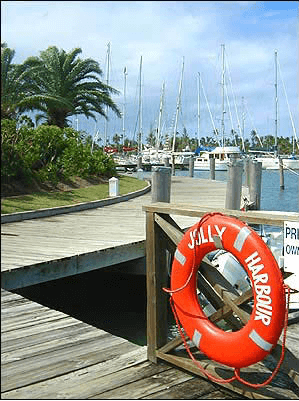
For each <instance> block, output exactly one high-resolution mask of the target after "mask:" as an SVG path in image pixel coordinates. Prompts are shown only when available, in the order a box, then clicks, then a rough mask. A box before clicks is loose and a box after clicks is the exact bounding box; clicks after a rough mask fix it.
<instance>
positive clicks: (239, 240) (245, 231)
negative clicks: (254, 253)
mask: <svg viewBox="0 0 299 401" xmlns="http://www.w3.org/2000/svg"><path fill="white" fill-rule="evenodd" d="M250 232H251V231H250V230H249V228H248V227H243V228H241V230H240V231H239V234H238V235H237V237H236V239H235V242H234V248H235V249H236V250H237V251H239V252H241V251H242V248H243V245H244V242H245V240H246V238H247V237H248V235H249V234H250Z"/></svg>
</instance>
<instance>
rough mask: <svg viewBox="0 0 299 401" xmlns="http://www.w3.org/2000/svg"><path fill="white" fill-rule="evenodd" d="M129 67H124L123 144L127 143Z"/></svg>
mask: <svg viewBox="0 0 299 401" xmlns="http://www.w3.org/2000/svg"><path fill="white" fill-rule="evenodd" d="M127 75H128V73H127V67H125V68H124V105H123V141H122V142H123V146H124V144H125V134H126V128H125V119H126V91H127Z"/></svg>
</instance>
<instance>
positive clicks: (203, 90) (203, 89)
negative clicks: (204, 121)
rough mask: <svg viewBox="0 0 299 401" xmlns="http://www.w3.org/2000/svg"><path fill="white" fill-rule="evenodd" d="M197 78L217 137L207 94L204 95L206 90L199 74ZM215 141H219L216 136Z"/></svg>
mask: <svg viewBox="0 0 299 401" xmlns="http://www.w3.org/2000/svg"><path fill="white" fill-rule="evenodd" d="M199 79H200V83H201V87H202V92H203V95H204V97H205V100H206V103H207V107H208V111H209V115H210V118H211V122H212V125H213V130H214V133H215V135H216V136H217V137H218V131H217V129H216V126H215V124H214V120H213V116H212V113H211V109H210V105H209V102H208V99H207V96H206V91H205V88H204V86H203V83H202V79H201V76H200V78H199ZM217 141H218V142H219V139H218V138H217Z"/></svg>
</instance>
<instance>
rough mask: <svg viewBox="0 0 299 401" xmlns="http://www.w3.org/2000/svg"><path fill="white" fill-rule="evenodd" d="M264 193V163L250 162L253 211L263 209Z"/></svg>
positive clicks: (250, 188)
mask: <svg viewBox="0 0 299 401" xmlns="http://www.w3.org/2000/svg"><path fill="white" fill-rule="evenodd" d="M261 191H262V163H261V162H257V161H255V160H250V162H249V194H250V202H253V206H252V207H251V209H252V210H260V208H261Z"/></svg>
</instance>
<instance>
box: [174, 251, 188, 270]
mask: <svg viewBox="0 0 299 401" xmlns="http://www.w3.org/2000/svg"><path fill="white" fill-rule="evenodd" d="M174 257H175V258H176V260H177V261H178V262H179V263H180V264H181V265H182V266H184V264H185V262H186V257H185V256H184V255H183V254H182V253H181V252H180V251H179V250H178V249H177V250H176V251H175V254H174Z"/></svg>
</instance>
